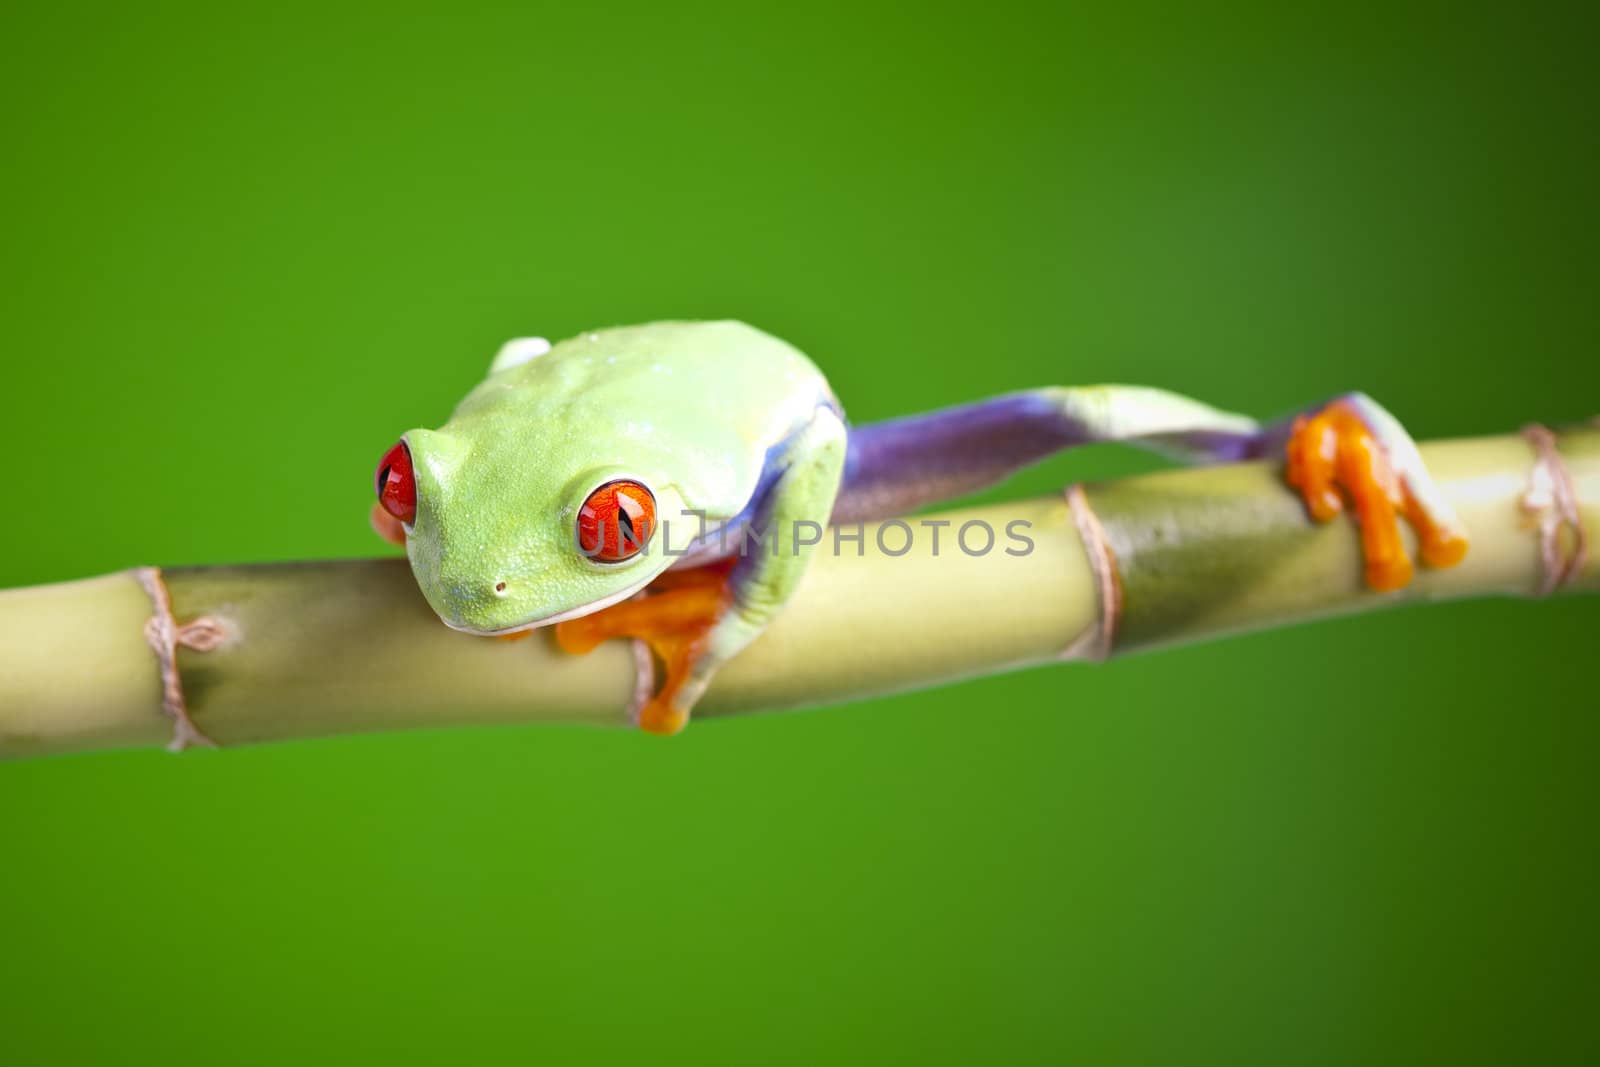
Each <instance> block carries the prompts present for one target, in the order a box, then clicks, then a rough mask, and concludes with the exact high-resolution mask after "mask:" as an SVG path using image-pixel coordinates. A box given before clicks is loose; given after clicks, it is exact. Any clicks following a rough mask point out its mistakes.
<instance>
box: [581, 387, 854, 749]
mask: <svg viewBox="0 0 1600 1067" xmlns="http://www.w3.org/2000/svg"><path fill="white" fill-rule="evenodd" d="M844 460H845V428H844V423H843V422H841V421H840V419H839V416H838V415H837V414H836V413H835V412H834V411H833V410H832V409H831V408H827V407H822V408H818V409H817V411H816V413H815V415H814V416H813V418H812V420H811V422H810V423H808V424H807V425H806V426H805V428H804V429H802V430H800V431H799V432H798V433H796V434H795V435H794V436H792V437H791V438H790V439H789V440H788V441H787V442H786V443H785V445H784V446H783V447H782V448H781V449H779V450H777V451H776V452H775V453H774V454H773V456H772V458H771V462H772V463H773V464H774V466H775V469H776V470H777V472H778V473H777V474H776V476H775V478H774V479H773V480H772V482H771V484H770V485H769V486H768V488H767V489H766V491H765V494H764V495H763V496H762V498H761V499H760V500H759V501H757V502H756V510H755V513H754V515H753V517H752V519H751V522H750V527H751V529H750V530H749V531H748V533H747V534H742V535H741V537H742V540H741V544H742V545H743V546H744V551H742V552H741V553H740V554H739V555H738V556H737V558H735V559H732V560H725V561H723V562H721V563H716V564H712V565H711V566H708V567H696V568H692V569H689V570H681V571H668V572H666V573H665V574H663V575H662V577H661V578H660V579H658V580H657V581H656V582H655V583H654V584H653V585H652V586H651V589H650V592H648V593H647V594H646V595H645V596H643V597H641V598H639V599H637V600H630V601H624V602H623V603H621V604H616V605H613V606H612V607H609V608H605V609H602V610H601V611H597V612H594V613H593V614H591V615H586V616H583V617H582V618H578V619H571V620H568V621H566V622H561V623H557V624H556V626H555V631H556V641H557V642H558V643H559V644H560V645H561V647H562V648H563V649H566V650H567V651H569V652H578V653H582V652H587V651H589V650H590V649H592V648H594V647H595V646H596V645H597V644H599V643H600V642H602V641H605V640H607V639H609V638H612V637H621V636H626V637H635V638H639V639H640V640H643V641H644V642H646V643H647V644H649V645H650V647H651V649H652V650H653V651H654V652H655V654H656V655H657V657H658V658H659V659H660V660H661V661H662V663H663V664H664V666H665V670H666V677H665V679H664V681H663V682H662V684H661V687H660V689H659V690H658V691H657V692H656V694H655V695H654V696H653V697H652V698H651V699H650V700H649V701H648V702H647V703H646V704H645V706H644V707H643V708H642V709H641V710H640V712H639V726H640V728H641V729H644V730H647V731H649V732H651V733H657V734H673V733H677V732H678V731H679V730H681V729H683V727H684V726H685V725H686V724H687V723H688V721H689V712H690V709H692V708H693V707H694V704H695V701H697V700H698V699H699V698H700V695H701V694H702V693H704V692H705V690H706V687H707V686H708V685H709V684H710V682H711V679H712V677H713V676H714V675H715V674H716V672H717V669H718V668H719V667H721V666H722V665H723V664H724V663H726V662H727V661H728V660H730V659H732V658H733V657H734V656H735V655H737V654H738V653H739V652H740V651H741V650H743V649H744V647H745V646H746V645H748V644H749V643H750V642H751V641H753V640H754V639H755V638H756V637H757V636H758V635H759V634H760V633H761V631H762V630H763V629H765V628H766V626H767V624H768V623H769V622H771V621H772V619H773V618H774V617H775V616H776V615H777V613H778V612H779V610H781V609H782V607H783V605H784V603H785V602H786V601H788V599H789V597H790V595H791V594H793V592H794V589H795V586H796V585H797V584H798V583H799V581H800V576H801V575H802V574H803V573H805V568H806V564H807V563H808V562H809V561H810V557H811V553H812V551H813V548H812V545H811V544H806V543H802V541H801V539H800V538H799V537H798V536H797V532H796V524H797V523H801V522H814V523H817V524H819V525H820V524H821V523H824V522H826V521H827V519H828V514H829V512H830V510H831V509H832V507H833V502H834V497H835V496H836V495H837V494H838V491H839V480H840V476H841V473H842V471H843V469H844Z"/></svg>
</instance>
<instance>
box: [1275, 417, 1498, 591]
mask: <svg viewBox="0 0 1600 1067" xmlns="http://www.w3.org/2000/svg"><path fill="white" fill-rule="evenodd" d="M1363 399H1364V398H1363ZM1391 421H1392V420H1391ZM1397 444H1398V442H1394V441H1390V442H1387V443H1386V442H1385V441H1383V440H1381V439H1380V437H1379V434H1378V432H1376V431H1375V430H1374V429H1373V427H1372V425H1370V424H1369V422H1368V419H1367V418H1365V417H1364V416H1363V414H1362V412H1361V411H1360V410H1359V409H1358V407H1357V406H1356V404H1355V403H1354V402H1352V401H1350V400H1335V401H1334V402H1332V403H1331V404H1328V405H1327V406H1326V407H1324V408H1322V409H1321V410H1320V411H1318V412H1316V413H1315V414H1312V415H1309V416H1306V415H1302V416H1300V417H1299V418H1297V419H1296V420H1295V422H1294V426H1293V428H1292V429H1291V430H1290V434H1289V441H1288V445H1287V456H1286V459H1287V469H1286V471H1285V478H1286V480H1287V481H1288V483H1289V485H1291V486H1292V487H1294V488H1295V489H1298V490H1299V491H1300V495H1301V497H1302V498H1303V499H1304V500H1305V504H1306V509H1307V510H1308V511H1309V512H1310V513H1311V516H1312V518H1314V519H1316V520H1317V521H1318V522H1327V521H1329V520H1330V519H1332V518H1333V517H1334V516H1336V515H1338V514H1339V513H1340V512H1341V511H1343V510H1344V507H1345V501H1346V499H1347V498H1348V500H1349V501H1350V503H1351V505H1352V506H1353V507H1354V509H1355V517H1356V522H1357V524H1358V525H1359V526H1360V528H1361V547H1362V553H1363V555H1364V557H1365V559H1366V581H1367V585H1368V586H1370V587H1371V588H1373V589H1377V590H1391V589H1399V588H1402V587H1403V586H1405V585H1406V584H1407V583H1408V582H1410V581H1411V578H1412V574H1413V569H1412V563H1411V557H1410V556H1409V555H1408V554H1407V552H1406V547H1405V542H1404V541H1403V540H1402V538H1401V533H1400V519H1401V517H1402V516H1403V517H1404V518H1405V520H1406V521H1407V522H1409V523H1410V524H1411V527H1412V529H1414V530H1415V531H1416V534H1417V540H1418V544H1419V547H1420V549H1421V554H1422V559H1423V562H1425V563H1427V564H1428V565H1429V566H1431V567H1453V566H1455V565H1456V564H1457V563H1459V562H1461V560H1462V558H1463V557H1464V556H1465V555H1466V553H1467V538H1466V534H1465V532H1464V531H1462V529H1461V528H1460V524H1459V523H1458V522H1457V521H1456V519H1455V516H1454V515H1453V514H1451V513H1450V512H1449V509H1448V507H1447V506H1446V505H1444V504H1443V503H1442V502H1441V501H1439V500H1438V499H1437V492H1436V490H1434V488H1433V486H1432V484H1431V483H1426V479H1427V478H1428V475H1427V472H1426V471H1425V470H1423V469H1422V467H1421V459H1420V457H1418V456H1416V451H1415V448H1414V447H1412V446H1411V445H1410V441H1409V438H1406V439H1405V442H1404V447H1405V455H1404V456H1403V457H1402V458H1403V462H1402V463H1399V464H1397V462H1396V456H1395V455H1394V452H1395V451H1396V446H1397ZM1424 483H1426V484H1424Z"/></svg>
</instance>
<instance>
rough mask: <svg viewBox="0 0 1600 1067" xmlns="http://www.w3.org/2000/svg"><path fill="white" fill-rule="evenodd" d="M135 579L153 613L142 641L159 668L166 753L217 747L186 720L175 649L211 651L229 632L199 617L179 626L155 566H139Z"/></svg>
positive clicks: (219, 624) (206, 616)
mask: <svg viewBox="0 0 1600 1067" xmlns="http://www.w3.org/2000/svg"><path fill="white" fill-rule="evenodd" d="M133 573H134V576H135V577H137V578H138V579H139V584H140V585H141V586H143V587H144V591H145V593H146V594H147V595H148V596H149V597H150V606H151V608H152V609H153V610H154V612H155V614H153V615H151V616H150V618H149V620H148V621H147V622H146V623H145V624H144V639H145V642H146V643H147V644H149V646H150V649H151V651H153V652H154V653H155V654H156V661H157V663H158V664H159V665H160V668H161V708H162V710H163V711H165V712H166V714H167V717H168V718H169V719H171V720H172V740H171V741H170V742H168V743H167V751H168V752H182V751H183V750H184V749H186V748H188V747H189V746H190V745H201V746H203V747H205V748H216V747H217V743H216V742H215V741H213V740H212V739H211V738H210V737H207V736H206V733H205V731H203V730H201V729H200V727H198V726H196V725H195V722H194V720H193V719H191V718H190V717H189V708H188V704H187V702H186V701H185V700H184V697H183V678H182V677H181V676H180V675H179V673H178V648H179V646H182V647H184V648H191V649H194V650H195V651H196V652H210V651H211V650H212V649H214V648H216V647H217V646H218V645H220V644H222V642H223V641H224V640H225V639H226V638H227V636H228V631H227V627H225V626H224V625H223V624H222V622H221V621H220V620H219V619H215V618H212V617H211V616H210V615H201V616H199V617H198V618H195V619H191V620H189V621H188V622H186V623H183V624H182V625H179V624H178V621H177V620H176V619H175V618H173V616H172V597H171V596H170V595H169V594H168V592H167V583H166V582H164V581H162V579H161V570H160V568H158V567H139V568H136V569H135V570H134V572H133Z"/></svg>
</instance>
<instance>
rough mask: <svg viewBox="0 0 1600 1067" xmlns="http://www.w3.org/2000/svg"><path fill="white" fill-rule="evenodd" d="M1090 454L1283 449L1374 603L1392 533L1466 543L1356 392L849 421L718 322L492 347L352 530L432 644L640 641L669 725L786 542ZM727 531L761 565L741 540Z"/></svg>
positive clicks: (1289, 476) (803, 365)
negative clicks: (1306, 402) (524, 638)
mask: <svg viewBox="0 0 1600 1067" xmlns="http://www.w3.org/2000/svg"><path fill="white" fill-rule="evenodd" d="M1095 441H1126V442H1130V443H1133V444H1137V445H1142V446H1145V447H1148V448H1152V449H1155V450H1157V451H1159V452H1162V453H1164V454H1166V455H1168V456H1171V457H1173V458H1175V459H1178V460H1181V461H1186V462H1222V461H1228V460H1240V459H1248V458H1256V457H1262V456H1268V455H1274V454H1282V455H1284V456H1285V458H1286V465H1285V477H1286V480H1287V481H1288V483H1289V484H1290V485H1291V486H1292V487H1293V488H1295V489H1297V490H1298V491H1299V492H1300V494H1301V495H1302V496H1303V497H1304V499H1305V503H1306V506H1307V508H1308V509H1309V511H1310V513H1311V514H1312V516H1313V517H1314V518H1316V519H1318V520H1321V521H1326V520H1329V519H1332V518H1333V517H1334V516H1335V515H1337V514H1339V513H1340V512H1341V511H1342V510H1344V508H1345V506H1346V502H1347V501H1348V503H1349V504H1350V505H1352V509H1353V512H1354V516H1355V518H1356V520H1357V522H1358V523H1359V525H1360V528H1361V533H1362V542H1363V549H1364V553H1365V560H1366V564H1365V566H1366V581H1367V583H1368V584H1369V585H1370V586H1371V587H1373V588H1374V589H1379V590H1384V589H1394V588H1398V587H1400V586H1402V585H1404V584H1406V583H1407V582H1408V581H1409V580H1410V578H1411V574H1412V565H1411V560H1410V558H1409V557H1408V556H1407V553H1406V549H1405V546H1404V543H1403V542H1402V540H1401V537H1400V529H1399V523H1400V519H1401V518H1402V517H1403V518H1404V519H1405V520H1406V521H1408V522H1409V523H1410V524H1411V525H1412V526H1413V527H1414V528H1415V530H1416V532H1417V535H1418V541H1419V545H1420V553H1421V555H1422V558H1423V561H1424V562H1425V563H1427V564H1429V565H1432V566H1450V565H1452V564H1454V563H1456V562H1458V561H1459V560H1460V559H1461V558H1462V556H1463V555H1464V554H1465V552H1466V547H1467V539H1466V532H1465V530H1464V529H1463V528H1462V525H1461V523H1460V521H1459V520H1458V519H1457V517H1456V516H1455V514H1454V513H1453V512H1452V510H1451V508H1450V506H1449V505H1448V503H1447V502H1446V501H1445V500H1444V499H1443V497H1442V496H1441V494H1440V492H1439V490H1438V488H1437V487H1436V486H1435V484H1434V482H1433V480H1432V479H1431V478H1430V477H1429V475H1428V472H1427V470H1426V469H1425V468H1424V467H1423V464H1422V459H1421V457H1420V455H1419V454H1418V452H1417V449H1416V446H1415V445H1414V443H1413V442H1412V440H1411V438H1410V436H1409V435H1408V434H1407V433H1406V431H1405V429H1404V428H1403V427H1402V426H1401V425H1400V423H1399V422H1397V421H1396V420H1395V419H1394V418H1393V417H1392V416H1391V415H1389V413H1388V412H1386V411H1385V410H1384V409H1383V408H1381V407H1379V406H1378V404H1376V403H1375V402H1374V401H1372V400H1370V399H1369V398H1367V397H1365V396H1362V395H1360V394H1350V395H1346V396H1343V397H1340V398H1338V399H1336V400H1333V401H1331V402H1329V403H1327V404H1324V405H1320V406H1318V407H1316V408H1313V409H1311V410H1309V411H1308V412H1305V413H1302V414H1300V415H1297V416H1292V417H1290V418H1289V419H1286V420H1283V421H1280V422H1277V423H1273V424H1269V425H1265V426H1263V425H1261V424H1258V423H1257V422H1255V421H1254V420H1253V419H1250V418H1248V417H1246V416H1243V415H1235V414H1231V413H1229V412H1225V411H1220V410H1218V409H1216V408H1212V407H1209V406H1207V405H1205V404H1202V403H1199V402H1198V401H1194V400H1190V399H1188V398H1186V397H1182V396H1178V395H1175V394H1173V393H1168V392H1164V391H1162V390H1159V389H1150V388H1143V387H1137V386H1127V385H1099V386H1089V387H1082V386H1079V387H1071V386H1069V387H1049V388H1043V389H1036V390H1031V391H1028V392H1021V393H1012V394H1009V395H1005V396H1000V397H995V398H993V399H989V400H982V401H978V402H977V403H974V404H969V405H964V406H960V407H954V408H948V409H945V410H942V411H936V412H932V413H929V414H925V415H913V416H910V417H907V418H901V419H895V420H891V421H887V422H880V423H873V424H868V425H862V426H849V425H848V424H847V423H846V422H845V418H844V413H843V410H842V409H841V407H840V405H839V402H838V400H837V399H835V397H834V395H833V392H832V391H831V390H830V389H829V387H828V383H827V381H826V379H825V378H824V377H823V375H822V372H821V371H819V370H818V369H817V367H816V366H815V365H814V364H813V363H812V362H811V361H810V360H809V359H807V358H806V357H805V356H804V355H802V354H801V353H800V352H799V351H798V350H797V349H795V348H794V347H792V346H790V345H788V344H786V343H785V342H783V341H781V340H779V339H777V338H775V337H772V336H770V335H768V334H766V333H763V332H761V331H760V330H757V329H755V328H753V327H751V326H746V325H744V324H743V323H739V322H659V323H652V324H649V325H645V326H629V327H621V328H617V329H608V330H600V331H597V332H592V333H585V334H582V335H580V336H578V337H574V338H571V339H569V340H566V341H562V342H560V343H559V344H555V345H551V344H549V343H548V342H546V341H544V340H542V339H539V338H522V339H518V340H514V341H511V342H508V343H507V344H506V345H505V346H504V347H503V348H502V349H501V350H500V352H499V354H498V355H497V356H496V357H495V358H494V361H493V363H492V364H491V366H490V368H489V376H488V377H487V378H486V379H485V380H484V381H483V382H482V383H481V384H479V385H478V386H477V387H476V388H475V389H473V390H472V392H471V393H469V394H468V395H467V397H466V399H464V400H463V401H462V402H461V404H460V405H459V406H458V407H457V408H456V410H455V412H454V414H452V415H451V417H450V420H449V421H448V422H446V423H445V424H444V425H443V426H441V427H440V428H439V429H437V430H426V429H416V430H410V431H408V432H407V433H406V434H405V435H404V436H403V437H402V438H401V439H400V441H399V443H398V444H396V445H395V446H394V447H393V448H391V449H390V450H389V452H388V453H387V454H386V455H385V456H384V457H383V460H382V462H381V463H380V465H379V467H378V473H377V493H378V501H377V503H376V504H375V505H374V507H373V525H374V527H375V528H376V529H377V530H378V531H379V533H381V534H384V535H385V536H386V537H388V538H390V539H391V540H393V541H395V542H397V543H399V544H403V545H404V546H405V549H406V554H407V556H408V557H409V559H410V562H411V567H412V570H413V572H414V574H415V576H416V580H417V584H418V585H419V586H420V587H421V590H422V593H423V595H424V596H425V597H426V598H427V601H428V603H429V604H430V605H431V606H432V607H433V609H434V611H436V612H437V613H438V614H439V617H440V618H441V619H443V620H444V622H445V623H446V624H448V625H450V626H452V627H454V628H456V629H458V630H463V631H466V632H467V633H472V634H482V635H499V636H504V635H510V634H518V633H522V632H525V631H528V630H531V629H533V628H536V627H542V626H551V625H554V627H555V632H556V640H557V641H558V643H559V644H560V645H561V646H562V647H563V648H565V649H567V650H568V651H571V652H574V653H581V652H584V651H587V650H589V649H591V648H593V647H594V646H595V645H597V644H598V643H600V642H601V641H604V640H607V639H609V638H612V637H619V636H629V637H635V638H639V639H642V640H643V641H645V642H646V643H648V644H649V645H650V647H651V648H652V649H653V650H654V652H655V653H656V655H657V656H658V657H659V658H660V659H661V661H662V662H663V663H664V665H665V676H664V680H663V682H662V684H661V685H660V687H659V689H658V691H657V692H656V693H655V695H654V696H653V697H652V698H651V699H650V700H649V701H648V702H647V703H646V704H645V705H644V707H643V708H642V709H640V711H639V725H640V726H641V727H642V728H643V729H645V730H648V731H651V732H653V733H662V734H670V733H675V732H676V731H678V730H680V729H682V727H683V726H684V725H685V724H686V723H687V722H688V718H689V712H690V709H691V708H692V707H693V706H694V703H695V700H696V699H697V698H698V697H699V696H700V695H701V693H702V692H704V690H705V689H706V687H707V685H708V684H709V682H710V681H711V678H712V676H713V675H714V674H715V672H716V670H717V668H718V667H720V666H721V665H722V664H724V663H726V662H727V661H728V660H729V659H731V658H732V657H733V656H735V655H737V654H738V653H739V651H740V650H741V649H743V648H744V647H745V646H746V645H748V644H749V643H750V642H751V641H752V640H753V639H754V638H755V637H756V636H757V635H758V634H760V633H761V631H762V629H763V628H764V627H765V626H766V625H767V623H768V622H769V621H770V620H771V619H772V618H773V617H774V616H775V615H776V614H777V613H778V612H779V611H780V610H782V608H783V605H784V602H785V601H786V600H787V599H788V598H789V596H790V594H791V593H792V592H793V591H794V589H795V586H796V584H797V583H798V581H799V579H800V576H801V575H802V573H804V571H805V568H806V564H807V562H808V560H809V558H810V555H811V553H812V551H814V549H813V547H812V545H814V544H815V543H816V541H815V540H814V539H813V538H811V537H800V536H793V535H792V534H791V531H795V530H797V529H799V528H802V527H806V528H809V527H811V526H817V527H820V524H823V523H827V522H828V521H830V520H831V521H833V522H856V521H863V520H868V519H881V518H889V517H892V516H897V515H901V514H903V513H905V512H907V511H909V510H911V509H914V508H917V507H920V506H923V505H926V504H929V503H933V502H936V501H940V500H945V499H948V498H951V497H955V496H959V495H962V494H965V493H970V492H973V491H975V490H978V489H981V488H983V487H986V486H989V485H992V484H994V483H996V482H999V481H1001V480H1003V479H1004V478H1006V477H1007V476H1008V475H1010V474H1011V473H1012V472H1014V471H1016V470H1018V469H1020V468H1022V467H1025V466H1027V465H1029V464H1031V463H1034V462H1036V461H1038V460H1040V459H1042V458H1044V457H1046V456H1048V455H1050V454H1052V453H1055V452H1058V451H1060V450H1062V449H1066V448H1070V447H1072V446H1074V445H1079V444H1084V443H1087V442H1095ZM753 531H759V532H761V533H762V535H763V536H774V537H776V538H777V539H778V544H777V548H776V550H766V548H765V546H764V545H763V547H762V548H761V549H760V550H748V546H749V545H750V544H751V540H750V535H751V534H752V532H753ZM802 542H805V543H802ZM742 547H743V548H744V549H745V550H741V549H742ZM647 587H649V589H650V595H648V596H645V597H638V596H637V594H640V593H642V592H644V591H645V590H646V588H647Z"/></svg>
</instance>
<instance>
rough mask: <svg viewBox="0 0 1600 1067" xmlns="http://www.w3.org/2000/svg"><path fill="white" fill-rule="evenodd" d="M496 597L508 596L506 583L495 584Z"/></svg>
mask: <svg viewBox="0 0 1600 1067" xmlns="http://www.w3.org/2000/svg"><path fill="white" fill-rule="evenodd" d="M494 595H495V596H505V595H506V583H505V582H495V583H494Z"/></svg>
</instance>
